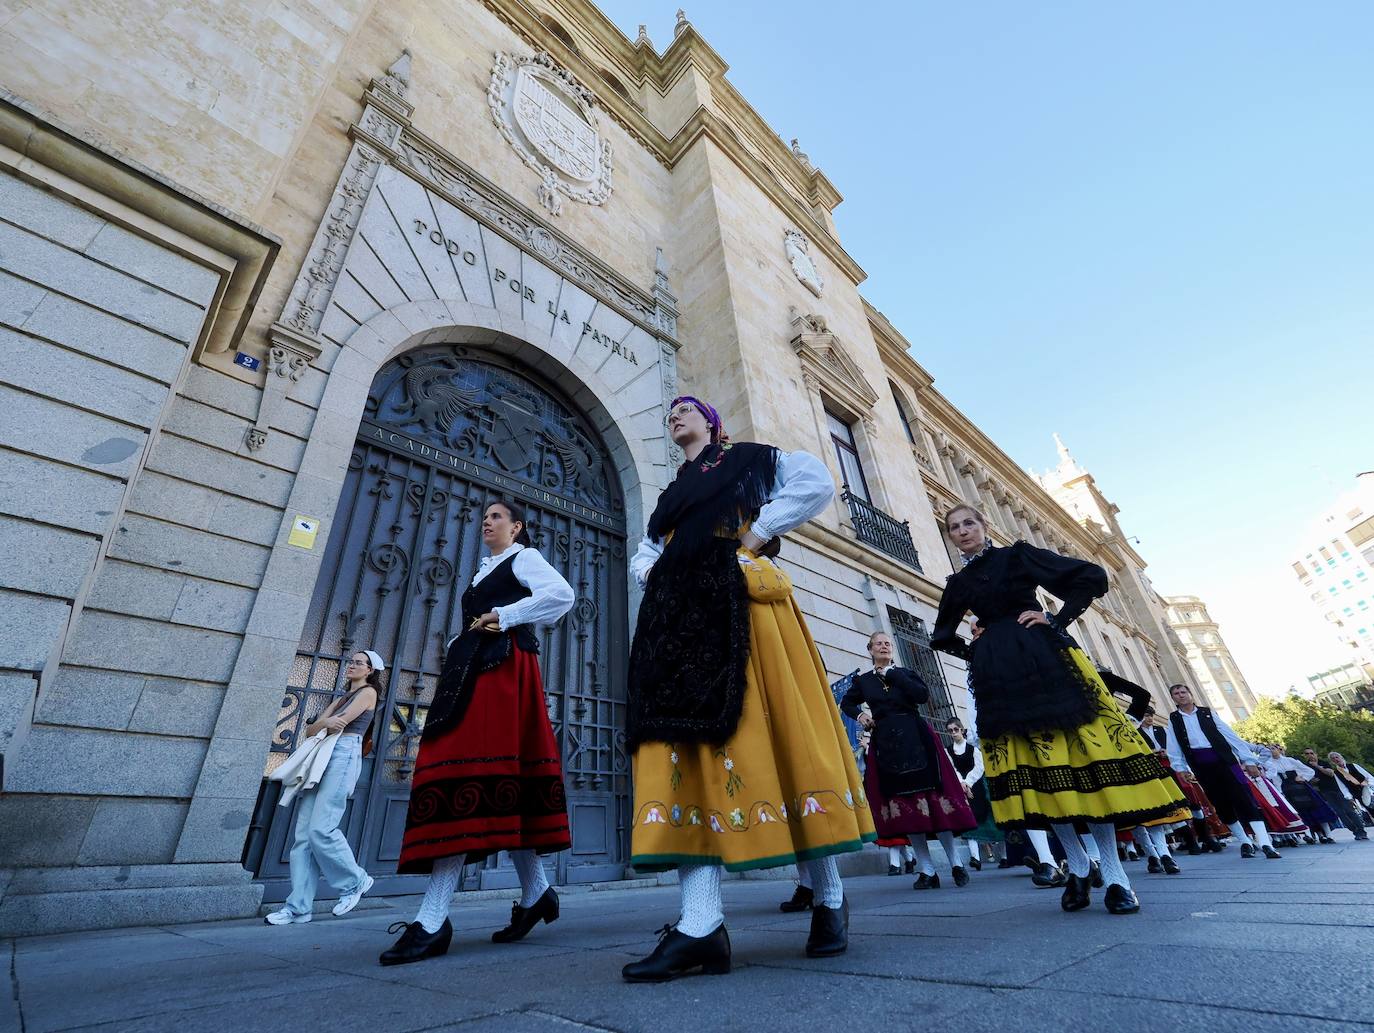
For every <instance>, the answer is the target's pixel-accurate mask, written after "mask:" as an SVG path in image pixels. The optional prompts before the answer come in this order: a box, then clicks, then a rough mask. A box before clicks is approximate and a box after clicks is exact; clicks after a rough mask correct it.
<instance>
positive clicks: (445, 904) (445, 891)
mask: <svg viewBox="0 0 1374 1033" xmlns="http://www.w3.org/2000/svg"><path fill="white" fill-rule="evenodd" d="M464 856H465V855H463V854H458V855H457V856H455V857H441V858H440V859H439V860H437V861H435V862H434V870H433V871H432V872H430V875H429V885H427V886H426V887H425V899H424V900H423V901H421V902H420V910H419V912H417V913H416V915H415V921H417V922H419V923H420V925H422V926H423V927H424V930H425V932H427V933H437V932H438V931H439V930H440V929H441V928H442V927H443V924H444V921H445V919H447V918H448V910H449V907H450V906H451V905H452V904H453V894H454V892H455V891H456V890H457V889H458V879H459V877H460V876H461V875H462V874H463V857H464Z"/></svg>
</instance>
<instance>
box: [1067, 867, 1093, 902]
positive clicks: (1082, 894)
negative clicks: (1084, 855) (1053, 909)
mask: <svg viewBox="0 0 1374 1033" xmlns="http://www.w3.org/2000/svg"><path fill="white" fill-rule="evenodd" d="M1091 885H1092V883H1091V882H1090V881H1089V880H1088V879H1086V878H1083V877H1081V876H1078V875H1074V874H1073V873H1072V872H1070V873H1069V881H1068V883H1067V884H1066V885H1065V886H1064V895H1063V896H1062V897H1060V898H1059V906H1060V907H1062V908H1063V909H1064V910H1065V911H1082V910H1083V909H1084V908H1085V907H1087V906H1088V905H1089V904H1091V903H1092V894H1091V890H1089V888H1088V887H1089V886H1091Z"/></svg>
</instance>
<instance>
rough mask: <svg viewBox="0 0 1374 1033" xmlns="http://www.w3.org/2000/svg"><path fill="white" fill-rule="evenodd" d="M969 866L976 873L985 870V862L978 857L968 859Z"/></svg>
mask: <svg viewBox="0 0 1374 1033" xmlns="http://www.w3.org/2000/svg"><path fill="white" fill-rule="evenodd" d="M968 866H969V867H970V868H972V869H973V870H974V871H975V872H981V871H982V870H983V862H982V861H980V860H978V858H976V857H970V858H969V859H968Z"/></svg>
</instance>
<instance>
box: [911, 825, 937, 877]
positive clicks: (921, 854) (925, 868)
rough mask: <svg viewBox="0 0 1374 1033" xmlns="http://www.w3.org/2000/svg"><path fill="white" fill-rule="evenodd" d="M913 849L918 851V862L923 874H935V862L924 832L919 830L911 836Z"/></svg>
mask: <svg viewBox="0 0 1374 1033" xmlns="http://www.w3.org/2000/svg"><path fill="white" fill-rule="evenodd" d="M911 849H913V850H915V851H916V863H917V864H918V865H919V866H920V868H921V874H922V875H934V874H935V862H934V861H932V860H931V859H930V846H929V845H928V844H927V843H926V835H925V833H924V832H918V833H917V834H916V835H914V836H912V837H911Z"/></svg>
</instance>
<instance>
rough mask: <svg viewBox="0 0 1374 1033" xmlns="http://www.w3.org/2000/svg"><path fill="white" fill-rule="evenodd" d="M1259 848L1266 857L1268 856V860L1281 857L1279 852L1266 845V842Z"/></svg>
mask: <svg viewBox="0 0 1374 1033" xmlns="http://www.w3.org/2000/svg"><path fill="white" fill-rule="evenodd" d="M1260 849H1261V850H1262V851H1264V856H1265V857H1267V858H1269V860H1271V861H1277V860H1278V859H1279V858H1281V857H1282V856H1283V855H1282V854H1281V853H1279V852H1278V851H1277V850H1275V849H1274V848H1273V847H1272V846H1269V845H1267V844H1266V845H1265V846H1262V847H1260Z"/></svg>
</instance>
